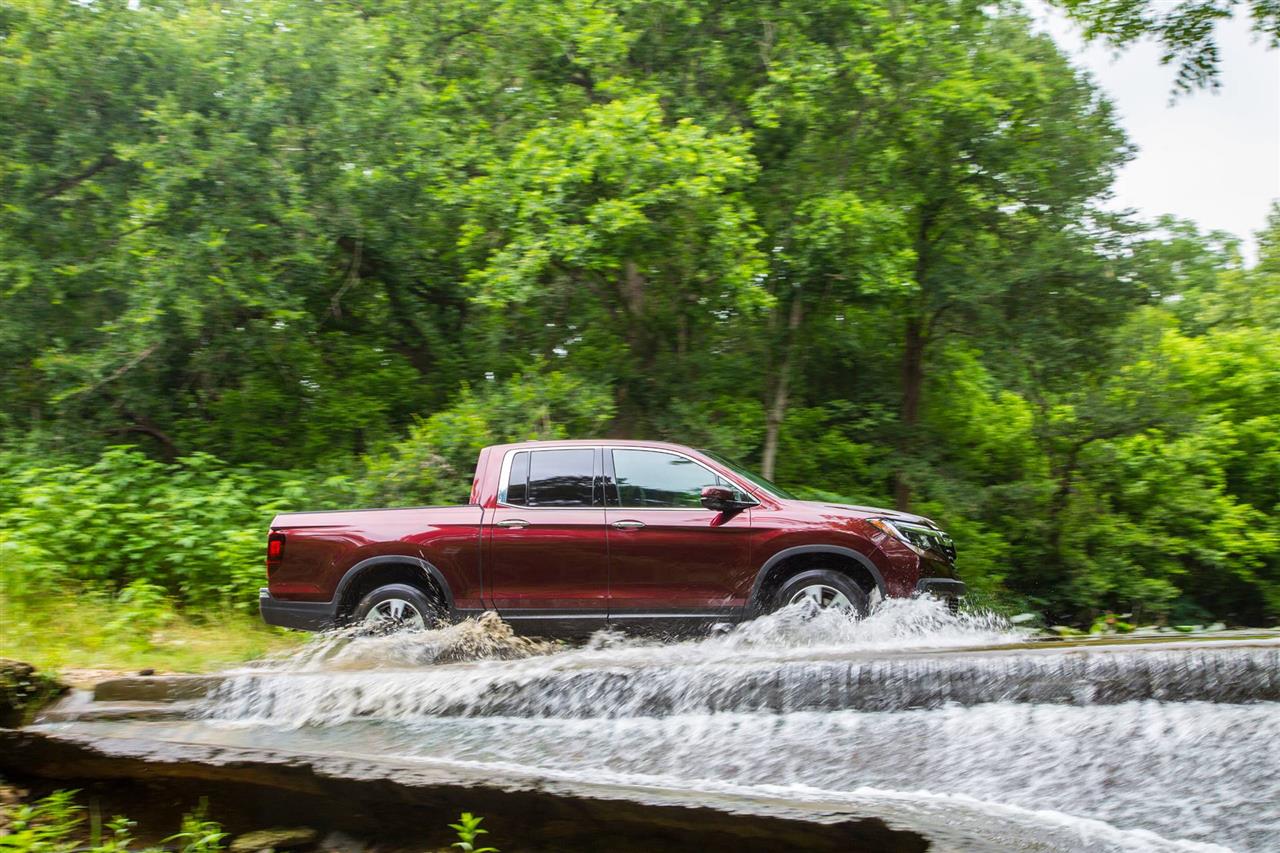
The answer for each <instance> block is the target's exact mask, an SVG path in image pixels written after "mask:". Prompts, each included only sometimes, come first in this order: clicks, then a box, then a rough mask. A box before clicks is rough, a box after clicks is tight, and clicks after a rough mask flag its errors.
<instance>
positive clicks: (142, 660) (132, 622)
mask: <svg viewBox="0 0 1280 853" xmlns="http://www.w3.org/2000/svg"><path fill="white" fill-rule="evenodd" d="M0 625H2V626H3V630H0V657H4V658H12V659H15V660H21V661H26V662H27V663H30V664H32V665H34V666H36V667H37V668H38V669H40V670H43V671H46V672H50V671H64V670H110V671H121V672H128V671H136V670H140V669H148V668H149V669H154V670H156V671H157V672H208V671H210V670H215V669H220V668H223V667H227V666H230V665H232V664H236V663H242V662H244V661H249V660H254V659H256V658H261V657H263V656H264V655H267V654H271V653H274V652H283V651H287V650H288V649H290V648H294V647H296V646H298V645H300V644H301V643H302V642H303V641H304V640H305V638H306V635H304V634H299V633H295V632H290V631H285V630H284V629H281V628H272V627H270V626H268V625H264V624H263V623H262V621H261V620H260V619H258V617H257V616H256V615H250V614H247V613H240V612H236V611H223V612H221V613H210V614H208V615H200V614H196V615H195V616H188V615H184V614H181V613H178V612H176V611H174V610H173V609H171V608H169V607H166V606H154V605H149V606H147V607H146V608H145V609H142V610H139V608H136V607H130V606H128V605H127V604H124V605H122V604H121V603H120V602H119V601H118V600H114V599H103V598H99V597H95V596H92V595H81V596H68V597H67V598H65V599H63V600H60V601H58V602H56V603H54V604H49V605H42V606H31V605H24V606H19V605H16V604H14V603H13V602H10V601H6V600H4V599H0ZM73 680H74V679H73Z"/></svg>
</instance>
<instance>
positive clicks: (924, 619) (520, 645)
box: [253, 598, 1032, 672]
mask: <svg viewBox="0 0 1280 853" xmlns="http://www.w3.org/2000/svg"><path fill="white" fill-rule="evenodd" d="M1031 635H1032V634H1031V632H1030V631H1027V630H1025V629H1015V628H1013V627H1012V626H1011V625H1010V624H1009V623H1008V621H1007V620H1005V619H1003V618H1002V617H1000V616H997V615H996V614H994V613H990V612H987V611H974V612H966V611H962V612H960V613H953V612H952V611H951V610H950V609H949V608H948V607H947V605H946V604H945V603H944V602H942V601H939V600H937V599H933V598H912V599H889V600H886V601H883V602H881V603H880V604H879V605H878V606H877V607H876V608H875V610H874V611H873V612H872V613H871V614H870V615H869V616H867V617H866V618H864V619H853V618H850V617H848V616H846V615H844V614H841V613H837V612H835V611H830V610H827V611H820V612H818V613H816V614H815V613H810V612H808V611H807V610H806V609H805V607H804V606H802V605H793V606H791V607H787V608H783V609H782V610H779V611H778V612H776V613H771V614H768V615H766V616H762V617H760V618H758V619H754V620H752V621H749V622H745V623H742V624H740V625H735V626H733V627H731V628H729V629H728V630H725V631H721V632H719V633H715V634H712V635H710V636H705V637H699V638H695V639H686V640H683V641H678V642H670V641H665V640H662V639H652V638H639V637H631V636H627V635H624V634H621V633H619V632H616V631H609V630H605V631H599V632H597V633H596V634H594V635H593V636H592V637H591V638H590V639H589V640H588V641H587V642H586V643H585V644H584V645H581V646H577V647H574V646H571V645H566V644H564V643H555V642H548V641H545V640H537V639H531V638H528V637H522V636H519V635H517V634H515V632H514V631H513V630H512V628H511V626H510V625H509V624H507V623H506V622H504V621H502V619H500V618H499V617H498V615H497V614H496V613H492V612H490V613H485V614H483V615H481V616H480V617H479V618H476V619H467V620H464V621H462V622H459V623H457V624H454V625H447V626H444V627H441V628H436V629H432V630H426V631H401V632H397V633H393V634H386V635H381V636H370V635H369V634H368V633H367V630H366V629H363V628H362V627H360V626H355V627H353V628H348V629H343V630H338V631H330V632H327V633H324V634H318V635H316V636H315V637H314V638H313V639H312V640H311V641H310V642H309V643H307V645H306V646H305V647H303V648H302V649H301V650H300V651H296V652H293V653H291V654H289V655H287V656H285V657H283V658H276V659H273V660H269V661H267V662H266V663H265V664H260V665H258V666H257V667H253V669H270V670H274V671H280V672H285V671H292V672H321V671H331V670H358V669H397V668H409V667H423V666H431V665H434V664H444V663H459V662H465V661H483V660H500V661H509V660H522V659H525V658H531V657H538V656H545V655H551V654H556V655H557V664H558V665H564V666H572V665H582V664H587V665H589V664H592V663H613V664H624V663H630V664H633V665H643V664H650V665H655V664H675V663H681V662H696V663H710V662H715V661H723V660H742V659H744V657H747V656H752V657H761V658H768V659H775V660H785V659H787V658H808V657H812V656H813V655H814V654H821V653H827V654H839V653H846V652H884V651H904V650H911V649H919V650H924V649H945V648H960V647H969V646H986V645H1000V644H1007V643H1017V642H1023V641H1025V640H1026V639H1028V638H1029V637H1030V636H1031Z"/></svg>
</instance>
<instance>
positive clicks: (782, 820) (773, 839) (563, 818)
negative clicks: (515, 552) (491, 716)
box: [0, 729, 929, 853]
mask: <svg viewBox="0 0 1280 853" xmlns="http://www.w3.org/2000/svg"><path fill="white" fill-rule="evenodd" d="M0 774H3V775H4V776H5V777H6V778H8V779H10V780H13V781H15V782H19V783H21V784H25V785H29V786H31V787H33V788H40V787H44V788H46V789H49V788H53V787H63V788H66V787H73V788H79V789H81V790H84V791H86V792H89V793H91V794H92V793H94V792H98V794H99V795H101V796H107V795H111V794H114V795H116V796H120V795H121V794H122V793H123V792H125V791H129V790H133V791H134V793H133V794H131V795H130V797H129V798H130V800H131V801H132V805H129V804H128V803H126V804H125V805H124V806H122V810H123V811H124V812H125V813H128V814H130V816H134V815H135V813H137V812H138V811H139V805H141V804H142V803H145V802H154V800H155V798H157V797H167V798H169V799H172V800H174V802H175V803H177V802H178V801H182V802H185V803H186V806H187V807H188V808H189V806H190V804H191V803H193V802H195V801H196V799H197V798H199V797H207V798H208V800H209V805H210V814H211V815H213V816H214V817H216V818H217V819H218V820H219V821H221V822H223V823H224V825H225V826H226V827H227V829H229V830H231V831H232V832H233V833H234V832H240V831H244V830H246V829H257V828H261V827H262V826H263V825H281V824H289V825H298V826H307V827H311V828H314V829H316V830H317V831H318V832H320V833H322V834H323V833H332V832H338V833H346V834H350V835H351V836H354V837H361V838H366V839H376V840H377V846H378V848H379V850H385V851H390V850H406V851H408V850H415V851H421V850H423V849H435V848H433V847H432V846H431V845H438V846H439V847H440V848H441V849H445V848H447V847H448V845H449V843H450V841H451V840H452V839H451V838H449V837H447V833H448V830H447V829H446V828H445V824H446V823H447V821H449V820H453V819H455V818H456V816H457V815H458V814H459V812H462V811H470V812H473V813H475V814H479V815H483V816H484V818H485V828H486V829H488V830H489V831H490V833H491V835H489V836H486V838H485V840H486V841H490V842H492V843H494V844H495V846H498V847H499V848H500V849H502V850H503V851H504V853H518V851H563V850H570V849H582V850H611V851H619V853H630V851H636V853H639V851H646V852H647V851H653V850H663V851H664V853H681V851H690V852H691V853H692V851H698V853H703V851H707V850H733V851H735V853H756V851H759V853H765V852H766V851H776V850H805V851H815V853H816V851H845V852H846V853H850V851H884V853H908V851H911V853H914V851H923V850H925V849H927V848H928V846H929V842H928V841H927V840H926V839H925V837H924V836H922V835H920V834H917V833H915V832H911V831H907V830H903V829H898V828H894V827H891V826H889V825H888V824H886V823H885V822H884V821H882V820H880V819H879V818H875V817H864V816H854V815H847V814H831V813H823V814H815V813H805V814H788V813H785V811H784V813H766V811H767V810H766V809H762V808H761V807H760V804H754V805H753V804H752V803H735V802H733V801H730V800H728V799H726V798H723V797H706V796H703V795H700V794H698V793H696V792H684V793H674V792H660V791H653V790H648V789H645V788H642V787H616V786H608V785H592V784H589V783H581V784H578V783H566V782H563V781H558V780H553V779H547V778H542V777H536V776H529V777H521V776H519V775H518V774H512V775H506V776H503V777H501V778H495V777H490V776H484V775H479V774H476V773H468V772H467V771H465V770H462V769H459V768H456V767H446V766H436V765H431V764H423V763H416V764H413V765H409V764H406V765H397V764H396V763H395V762H394V761H392V760H388V761H367V760H355V759H350V758H343V757H338V756H322V755H312V754H301V753H290V752H275V751H272V750H269V749H243V748H225V747H209V746H197V745H194V744H176V743H173V742H167V743H160V742H156V741H149V740H146V739H140V738H132V737H121V738H113V737H97V738H86V737H75V736H68V735H63V734H57V733H54V732H49V731H40V730H31V729H27V730H21V729H19V730H7V731H0ZM147 786H152V787H154V788H155V789H156V793H155V794H147V793H145V791H144V790H142V789H143V788H145V787H147ZM774 805H777V804H774ZM175 809H178V810H177V811H175V814H178V813H180V808H179V807H177V806H176V805H175ZM499 842H502V843H499Z"/></svg>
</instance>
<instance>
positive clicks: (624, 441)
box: [491, 438, 699, 453]
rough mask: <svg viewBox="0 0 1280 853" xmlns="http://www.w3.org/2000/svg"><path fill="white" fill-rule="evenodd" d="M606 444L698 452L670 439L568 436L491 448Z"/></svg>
mask: <svg viewBox="0 0 1280 853" xmlns="http://www.w3.org/2000/svg"><path fill="white" fill-rule="evenodd" d="M602 445H607V446H609V447H660V448H663V449H666V450H679V451H682V452H688V451H691V450H692V451H693V452H695V453H697V452H699V451H698V450H697V449H696V448H693V447H690V446H689V445H687V444H675V443H674V442H670V441H644V440H640V439H632V438H568V439H552V440H548V441H541V440H537V439H535V440H532V441H513V442H510V443H508V444H495V445H492V447H491V449H494V450H497V449H502V450H509V449H511V448H513V447H600V446H602Z"/></svg>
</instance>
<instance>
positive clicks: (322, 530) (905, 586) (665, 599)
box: [260, 440, 964, 636]
mask: <svg viewBox="0 0 1280 853" xmlns="http://www.w3.org/2000/svg"><path fill="white" fill-rule="evenodd" d="M954 564H955V547H954V545H953V544H952V541H951V539H950V537H948V536H947V535H946V534H945V533H943V532H942V531H941V530H939V529H938V527H937V526H936V525H935V524H934V523H933V522H931V521H929V520H928V519H926V518H922V517H920V516H917V515H909V514H907V513H902V512H895V511H893V510H886V509H874V508H870V507H858V506H846V505H840V504H829V503H823V502H815V501H802V500H797V499H796V498H794V497H792V496H791V495H789V494H787V492H785V491H784V490H782V489H780V488H778V487H777V486H775V485H773V484H772V483H770V482H768V481H767V480H765V479H763V478H762V477H759V476H757V475H755V474H753V473H751V472H750V471H747V470H745V469H743V468H741V467H739V466H737V465H735V464H733V463H731V462H729V461H727V460H725V459H723V458H721V457H720V456H717V455H715V454H713V453H709V452H706V451H698V450H692V449H690V448H687V447H682V446H680V445H675V444H664V443H660V442H647V441H645V442H638V441H614V440H598V441H534V442H524V443H521V444H506V445H497V446H493V447H486V448H485V449H484V450H482V451H481V452H480V459H479V461H478V462H477V464H476V473H475V479H474V480H473V482H472V486H471V499H470V502H469V503H468V504H467V505H466V506H448V507H415V508H411V509H366V510H353V511H339V512H295V513H286V514H283V515H279V516H276V518H275V519H274V520H273V521H272V522H271V532H270V535H269V536H268V539H267V576H268V586H267V587H266V588H265V589H263V590H262V592H261V597H260V607H261V611H262V618H263V619H264V620H266V621H267V622H269V623H271V624H272V625H282V626H285V627H288V628H300V629H307V630H321V629H324V628H328V627H332V626H335V625H342V624H347V623H352V622H357V621H358V622H367V623H371V624H372V625H374V626H379V625H380V626H384V627H390V626H408V627H420V626H423V625H427V624H432V623H435V622H438V621H440V620H456V619H461V618H464V617H466V616H470V615H478V614H479V613H481V612H483V611H486V610H496V611H497V612H498V614H499V615H500V616H502V618H503V619H506V620H507V621H508V622H510V623H511V624H512V625H513V626H515V628H516V629H517V630H519V631H522V632H524V633H534V634H543V635H569V636H578V635H583V634H586V633H590V632H591V631H593V630H595V629H597V628H601V627H604V626H605V625H616V626H620V627H624V628H628V629H637V628H639V629H651V630H652V629H658V630H679V629H685V628H689V627H694V626H707V625H710V624H714V623H720V622H735V621H739V620H743V619H748V618H751V617H753V616H755V615H758V614H760V613H765V612H769V611H772V610H775V609H777V608H779V607H782V606H784V605H787V604H791V603H796V602H806V601H807V602H811V605H810V606H813V607H820V608H828V607H833V608H837V609H840V610H844V611H847V612H849V613H853V614H865V613H866V612H867V610H868V608H869V607H870V606H871V604H872V603H873V602H874V601H875V600H876V599H877V598H879V597H883V596H910V595H915V594H917V593H932V594H935V595H940V596H944V597H947V598H950V599H952V600H953V601H954V600H955V599H957V598H958V597H959V596H961V595H963V594H964V584H963V583H961V582H960V581H959V580H957V579H956V577H955V569H954Z"/></svg>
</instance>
